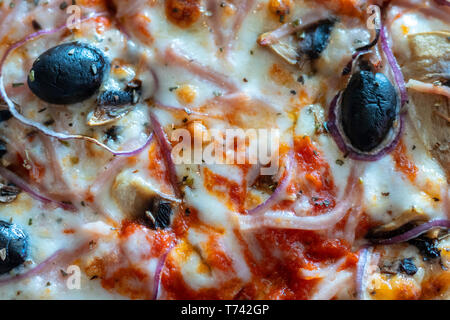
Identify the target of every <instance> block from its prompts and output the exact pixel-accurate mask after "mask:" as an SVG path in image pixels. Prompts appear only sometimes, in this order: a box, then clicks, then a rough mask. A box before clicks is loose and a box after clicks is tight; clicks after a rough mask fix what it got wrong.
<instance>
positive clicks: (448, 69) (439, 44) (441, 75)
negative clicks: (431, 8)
mask: <svg viewBox="0 0 450 320" xmlns="http://www.w3.org/2000/svg"><path fill="white" fill-rule="evenodd" d="M408 42H409V47H410V50H411V57H410V59H408V60H407V61H406V63H405V65H404V72H405V76H406V77H407V78H409V79H415V80H420V81H424V82H435V81H437V80H438V81H440V82H442V83H443V84H446V83H449V82H450V32H449V31H432V32H423V33H415V34H410V35H408Z"/></svg>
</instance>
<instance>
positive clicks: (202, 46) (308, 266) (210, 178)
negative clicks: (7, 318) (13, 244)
mask: <svg viewBox="0 0 450 320" xmlns="http://www.w3.org/2000/svg"><path fill="white" fill-rule="evenodd" d="M382 2H383V1H372V2H369V1H365V0H339V1H335V0H239V1H238V0H226V1H218V0H166V1H161V0H77V1H76V2H74V4H72V3H71V2H70V1H34V2H33V1H17V0H5V1H2V2H1V3H0V21H2V23H1V24H0V54H1V55H6V54H7V56H5V57H6V59H5V60H4V61H3V64H2V66H1V77H2V80H3V85H4V88H5V93H6V94H7V96H8V97H9V99H11V101H12V103H10V104H12V105H13V106H14V108H15V109H16V110H17V111H18V114H20V115H22V116H23V118H25V119H28V123H24V121H23V120H22V121H19V120H20V119H17V116H16V117H12V118H10V117H8V116H6V117H5V119H3V116H2V121H1V122H0V142H1V144H0V146H5V150H6V151H5V152H4V153H3V149H2V150H1V151H2V157H1V162H2V163H1V165H2V168H1V170H0V176H2V179H1V180H0V182H1V185H0V188H1V190H0V191H2V193H1V197H0V202H1V203H0V220H2V221H7V222H9V223H13V224H15V225H17V226H19V227H20V228H21V229H22V230H23V231H24V232H25V233H26V234H27V237H28V238H27V239H28V240H27V241H28V249H27V250H28V252H27V257H26V259H25V262H24V263H23V264H21V265H20V266H18V267H17V268H14V269H13V270H12V271H10V272H8V273H6V274H3V275H0V299H448V298H449V297H450V296H449V295H450V271H449V268H450V242H449V241H450V239H449V238H448V237H447V233H446V232H447V229H445V228H442V229H439V228H437V229H433V230H431V231H429V232H427V233H425V234H421V235H416V236H415V237H414V239H412V240H411V239H407V240H411V241H406V242H404V241H403V242H400V243H396V244H389V245H388V244H385V245H383V244H379V245H374V244H373V242H371V241H370V237H372V236H374V235H376V236H378V237H385V238H386V237H387V238H389V237H392V236H395V235H399V234H402V233H404V232H406V231H408V230H409V229H412V228H414V227H415V226H418V225H420V224H422V223H428V222H430V221H447V228H448V221H449V220H448V219H449V218H450V194H449V188H448V182H449V175H448V174H449V172H448V171H449V169H448V168H449V166H448V165H449V162H448V159H449V152H450V146H449V142H450V133H449V131H448V130H449V124H450V123H449V97H450V94H449V92H450V89H449V86H448V85H449V81H450V80H449V78H448V75H449V72H450V69H449V68H450V51H449V43H450V42H449V37H448V34H449V32H450V25H449V21H450V20H449V19H448V18H449V17H450V8H449V7H446V6H442V5H440V4H438V3H437V1H431V0H424V1H419V0H401V1H400V0H399V1H392V2H391V3H390V4H388V5H384V6H383V5H382ZM371 4H372V5H379V6H380V7H381V13H380V17H382V24H383V26H385V29H386V33H387V37H388V40H387V41H388V43H389V47H390V48H391V49H390V50H392V52H393V56H394V57H395V59H396V60H397V62H398V65H399V68H400V70H401V73H402V76H403V77H404V81H405V83H407V89H405V90H407V93H408V102H407V103H406V104H405V105H404V106H403V109H402V112H403V113H404V118H403V130H402V131H401V136H400V139H399V141H397V144H396V145H395V148H393V150H390V152H389V153H388V154H386V155H384V156H383V157H381V158H377V159H371V160H374V161H363V160H355V159H354V158H353V157H352V156H351V155H350V156H349V154H346V153H344V152H342V151H341V149H340V148H339V146H338V144H337V143H336V140H335V139H334V138H335V137H334V136H333V134H332V132H330V130H329V125H328V123H329V121H330V105H332V101H333V98H334V97H335V96H336V95H337V93H338V92H342V91H343V90H345V88H346V86H347V84H348V82H349V79H350V77H351V74H346V73H345V72H343V70H344V69H346V68H347V67H348V64H349V61H352V55H353V56H354V53H355V52H357V50H358V48H361V47H362V46H364V45H366V44H368V43H371V42H372V40H374V37H375V36H376V32H374V30H373V29H372V28H370V23H368V21H369V20H370V17H371V15H372V14H375V13H374V12H375V11H371V8H372V9H373V7H369V5H371ZM78 13H79V14H80V15H79V18H80V20H79V22H80V23H79V25H78V26H77V27H76V28H69V27H67V26H66V27H64V25H65V24H66V23H67V22H68V21H69V20H68V19H73V18H75V19H77V17H78V16H77V14H78ZM43 31H44V32H43ZM36 32H37V33H38V34H36ZM33 34H35V36H32V37H28V38H27V36H29V35H33ZM25 38H27V39H26V41H24V42H21V40H22V39H25ZM70 42H79V43H86V44H88V45H89V46H91V47H93V48H95V50H96V51H95V52H101V53H102V54H103V55H104V58H105V60H106V61H108V68H107V70H106V71H105V76H104V78H103V81H102V83H101V85H100V87H99V88H98V89H97V91H96V93H95V94H93V95H91V96H90V97H89V98H87V99H84V100H83V101H78V102H76V103H71V104H60V105H53V104H50V103H48V102H45V101H43V100H42V99H40V98H38V96H37V95H35V94H34V93H33V92H32V91H31V90H30V88H29V86H28V84H27V81H33V80H35V79H38V77H36V76H35V75H33V74H32V72H30V70H31V69H32V67H33V63H34V62H35V61H36V59H38V57H39V56H40V55H41V54H43V53H44V52H46V51H47V50H48V49H50V48H53V47H55V46H58V45H61V44H64V43H70ZM11 48H13V50H12V51H11ZM68 54H71V53H70V50H69V53H68ZM353 58H354V57H353ZM359 59H360V60H359V61H363V62H362V63H355V64H354V66H353V67H354V68H353V70H352V72H358V71H357V70H359V69H361V68H366V69H367V68H369V69H370V70H371V71H372V72H378V73H383V74H384V75H385V76H386V79H387V80H389V81H390V82H391V83H392V85H393V87H395V90H396V93H397V94H399V86H398V82H397V81H396V77H395V72H393V70H392V67H391V65H390V63H389V61H388V58H387V55H386V52H385V51H384V49H383V46H382V44H381V40H378V41H377V42H376V43H375V45H374V46H371V47H370V48H369V50H368V52H367V53H365V54H364V55H363V56H361V57H359ZM49 68H50V66H49ZM44 69H45V68H44ZM88 72H91V73H93V75H97V72H98V70H97V67H95V68H92V67H91V69H90V70H88ZM30 77H31V78H30ZM67 77H70V76H67ZM63 80H64V79H61V78H59V80H58V81H63ZM55 85H57V83H56V84H55ZM400 90H401V89H400ZM105 92H106V93H108V94H109V95H108V94H104V93H105ZM101 94H104V95H102V97H103V98H102V99H103V100H102V99H100V98H99V97H100V95H101ZM3 98H5V97H4V96H3ZM108 99H109V100H108ZM3 100H5V99H3ZM105 101H106V102H105ZM119 101H125V102H123V103H122V102H120V103H119ZM7 107H8V106H7V105H6V101H5V103H2V104H1V108H2V110H3V109H6V108H7ZM9 107H11V106H9ZM395 125H398V123H397V122H394V126H395ZM227 129H228V130H229V129H233V130H238V129H239V130H241V131H239V132H241V133H240V134H242V132H244V133H245V132H247V131H248V130H250V131H251V130H254V132H260V131H258V130H261V132H271V131H273V132H277V134H278V135H277V139H275V138H274V136H269V137H267V136H266V137H265V142H266V144H267V143H269V144H271V143H272V144H273V145H275V149H274V151H276V152H274V153H273V154H272V155H270V157H269V158H268V161H269V162H267V163H264V164H261V163H250V161H247V162H246V161H244V162H243V163H236V162H233V161H231V162H230V163H211V162H208V161H205V159H204V158H202V155H203V154H202V151H204V150H205V149H206V148H207V146H209V145H210V144H209V142H210V141H212V139H213V138H214V137H215V134H217V132H219V136H220V135H221V134H225V132H228V131H226V130H227ZM246 130H247V131H246ZM179 133H183V134H184V135H187V136H183V137H187V138H186V139H188V141H187V140H186V141H187V143H186V141H184V142H185V144H184V145H183V148H181V147H180V146H179V145H178V143H179V142H180V139H181V136H178V135H177V134H179ZM58 134H63V135H64V137H63V138H61V135H59V136H58ZM69 135H71V137H72V138H70V137H69V138H67V137H68V136H69ZM74 136H77V137H78V138H77V139H73V137H74ZM80 136H82V137H90V138H89V139H90V141H87V139H86V138H81V139H80V138H79V137H80ZM222 137H223V136H222ZM253 138H254V137H253ZM254 139H256V138H254ZM244 140H245V139H244ZM386 140H389V139H386ZM93 141H95V143H93ZM251 141H252V138H251V137H250V138H249V140H247V141H246V142H247V143H245V141H244V143H243V144H241V145H240V147H242V150H244V153H245V151H248V150H249V149H248V148H249V145H250V142H251ZM222 144H223V146H222V147H223V148H222V149H220V152H221V153H223V154H224V155H227V154H230V153H231V152H236V151H237V149H239V148H238V147H236V145H235V142H233V144H231V145H230V144H228V145H227V144H226V143H224V142H223V141H222ZM188 149H189V150H190V151H191V154H190V155H189V156H188V157H187V158H188V160H190V161H184V162H178V161H177V159H176V157H175V153H174V152H171V151H173V150H178V151H180V152H182V154H183V155H184V154H185V153H186V152H187V150H188ZM198 150H201V151H200V160H199V161H195V160H198V159H196V158H195V154H196V151H198ZM242 150H241V151H242ZM128 151H129V152H128ZM191 158H192V159H191ZM202 160H203V161H202ZM270 161H271V162H270ZM271 163H272V164H273V163H277V164H278V167H277V168H276V169H275V170H274V171H268V172H270V173H269V174H262V172H265V171H264V169H268V168H269V167H270V164H271ZM266 171H267V170H266ZM5 172H6V173H5ZM8 173H11V174H8ZM18 181H19V182H21V184H20V185H19V182H18ZM10 183H12V184H14V185H16V186H17V187H19V191H21V192H16V194H14V195H13V196H12V198H8V199H6V198H7V197H4V194H3V190H10V189H5V188H6V187H7V186H8V184H10ZM402 228H403V229H402ZM405 228H409V229H405ZM402 230H403V231H402ZM417 237H419V238H417ZM367 248H369V249H367ZM1 249H2V248H0V250H1ZM0 253H1V251H0ZM0 258H1V255H0ZM3 260H4V259H3ZM361 272H362V273H361ZM361 275H362V276H361Z"/></svg>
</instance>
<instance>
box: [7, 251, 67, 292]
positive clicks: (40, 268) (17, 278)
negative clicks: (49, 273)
mask: <svg viewBox="0 0 450 320" xmlns="http://www.w3.org/2000/svg"><path fill="white" fill-rule="evenodd" d="M65 252H66V251H65V250H64V249H61V250H58V251H56V252H55V253H54V254H52V255H51V256H50V257H48V258H47V259H45V260H44V261H43V262H41V263H40V264H38V265H37V266H36V267H34V268H33V269H30V270H28V271H27V272H24V273H22V274H19V275H17V276H13V277H9V278H6V279H0V286H4V285H8V284H10V283H14V282H18V281H22V280H25V279H28V278H31V277H33V276H36V275H38V274H40V273H41V272H43V271H44V270H45V269H46V268H47V267H48V266H50V265H51V264H53V263H54V262H55V261H57V260H59V258H60V257H61V255H63V254H64V253H65Z"/></svg>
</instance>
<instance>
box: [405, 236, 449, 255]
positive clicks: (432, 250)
mask: <svg viewBox="0 0 450 320" xmlns="http://www.w3.org/2000/svg"><path fill="white" fill-rule="evenodd" d="M408 242H409V243H410V244H412V245H413V246H415V247H416V248H417V249H419V252H420V254H421V255H422V256H423V258H424V260H433V259H437V258H439V257H440V256H441V251H440V250H439V248H438V247H437V241H436V240H435V239H430V238H427V237H425V236H420V237H418V238H416V239H412V240H409V241H408Z"/></svg>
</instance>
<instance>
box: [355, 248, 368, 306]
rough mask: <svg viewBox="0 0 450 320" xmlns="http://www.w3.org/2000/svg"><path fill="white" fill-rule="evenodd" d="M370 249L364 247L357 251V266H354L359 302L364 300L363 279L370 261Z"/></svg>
mask: <svg viewBox="0 0 450 320" xmlns="http://www.w3.org/2000/svg"><path fill="white" fill-rule="evenodd" d="M370 251H371V248H369V247H368V246H364V247H362V248H361V250H360V251H359V259H358V264H357V265H356V293H357V297H358V299H359V300H363V298H364V279H365V277H366V270H367V265H368V264H369V261H370Z"/></svg>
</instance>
